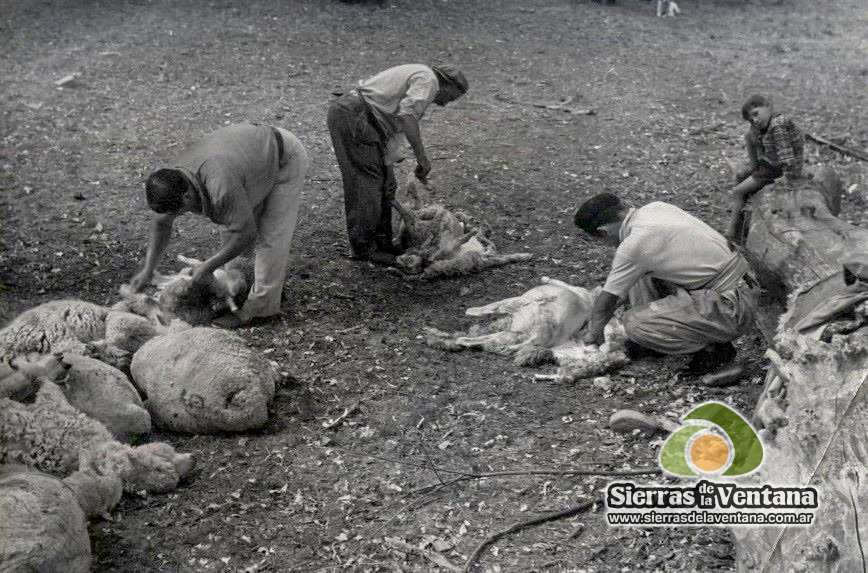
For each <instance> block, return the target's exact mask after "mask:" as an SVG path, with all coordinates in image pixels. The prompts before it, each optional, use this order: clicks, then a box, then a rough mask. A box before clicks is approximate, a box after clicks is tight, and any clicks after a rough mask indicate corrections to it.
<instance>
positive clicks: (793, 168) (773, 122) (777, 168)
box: [726, 95, 805, 244]
mask: <svg viewBox="0 0 868 573" xmlns="http://www.w3.org/2000/svg"><path fill="white" fill-rule="evenodd" d="M741 116H742V117H743V118H744V120H745V121H747V122H748V123H750V129H748V131H747V133H746V134H745V137H744V139H745V143H746V145H747V153H748V163H747V165H746V167H745V168H744V169H741V170H739V171H738V172H737V173H736V176H735V179H736V181H737V182H738V183H737V185H736V186H735V187H734V188H733V189H732V191H731V192H730V193H731V195H732V214H731V215H730V221H729V227H728V228H727V231H726V238H727V239H729V240H731V241H733V242H735V243H739V244H741V243H743V242H744V239H745V235H746V234H747V222H746V220H745V212H744V210H745V204H746V203H747V201H748V200H749V199H750V198H751V197H752V196H753V195H754V194H755V193H756V192H757V191H759V190H760V189H762V188H763V187H765V186H766V185H767V184H769V183H771V182H773V181H774V180H775V179H778V178H779V177H781V176H782V175H784V176H786V178H787V180H793V179H799V178H800V177H801V176H802V165H803V163H804V157H805V155H804V150H805V136H804V134H803V133H802V130H800V129H799V128H798V127H796V124H794V123H793V121H792V120H791V119H790V118H788V117H787V116H785V115H783V114H780V113H775V111H774V108H773V107H772V103H771V101H770V100H769V99H767V98H765V97H763V96H761V95H753V96H751V97H749V98H748V100H747V101H746V102H745V103H744V105H743V106H742V108H741Z"/></svg>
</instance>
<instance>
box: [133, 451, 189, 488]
mask: <svg viewBox="0 0 868 573" xmlns="http://www.w3.org/2000/svg"><path fill="white" fill-rule="evenodd" d="M128 454H129V459H130V462H131V463H132V466H133V471H132V473H131V474H130V475H129V476H127V482H128V483H129V484H130V486H131V487H132V488H133V489H144V490H146V491H149V492H153V493H165V492H169V491H172V490H173V489H175V488H176V487H178V482H179V481H180V480H181V479H183V478H184V477H185V476H187V475H188V474H189V473H190V472H191V471H192V470H193V466H194V462H193V456H191V455H190V454H179V453H178V452H176V451H175V448H173V447H172V446H170V445H169V444H166V443H164V442H152V443H150V444H144V445H142V446H138V447H136V448H130V449H129V450H128Z"/></svg>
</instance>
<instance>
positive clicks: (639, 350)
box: [624, 340, 663, 360]
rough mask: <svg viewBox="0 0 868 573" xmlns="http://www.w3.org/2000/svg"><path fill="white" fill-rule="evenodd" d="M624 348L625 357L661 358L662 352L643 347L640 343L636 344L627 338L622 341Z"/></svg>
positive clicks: (631, 358)
mask: <svg viewBox="0 0 868 573" xmlns="http://www.w3.org/2000/svg"><path fill="white" fill-rule="evenodd" d="M624 350H625V353H626V354H627V358H629V359H630V360H638V359H640V358H662V357H663V354H661V353H659V352H657V351H656V350H651V349H650V348H645V347H644V346H642V345H641V344H636V343H635V342H633V341H632V340H627V341H626V342H625V343H624Z"/></svg>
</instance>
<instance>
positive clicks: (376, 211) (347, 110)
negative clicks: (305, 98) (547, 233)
mask: <svg viewBox="0 0 868 573" xmlns="http://www.w3.org/2000/svg"><path fill="white" fill-rule="evenodd" d="M467 85H468V84H467V79H466V78H465V77H464V74H463V73H462V72H461V70H459V69H458V68H457V67H455V66H453V65H450V64H443V65H440V66H430V67H429V66H424V65H422V64H404V65H402V66H396V67H394V68H389V69H388V70H385V71H383V72H380V73H379V74H377V75H375V76H374V77H372V78H368V79H367V80H364V81H363V82H360V83H359V85H358V86H357V87H356V88H355V89H353V90H352V91H350V92H348V93H346V94H344V95H343V96H342V97H340V98H339V99H338V100H337V101H335V102H333V103H332V104H331V106H330V107H329V111H328V128H329V133H330V134H331V138H332V146H333V147H334V150H335V155H336V156H337V159H338V165H339V166H340V168H341V178H342V180H343V185H344V210H345V212H346V217H347V233H348V234H349V237H350V247H351V248H352V251H353V256H354V257H355V258H357V259H360V260H369V261H371V262H373V263H376V264H383V265H393V264H395V255H396V254H401V253H400V250H399V249H397V248H396V246H395V245H394V244H393V242H392V200H394V198H395V189H396V187H397V185H396V183H395V173H394V171H393V169H392V164H393V163H395V161H397V160H399V157H400V155H401V151H400V147H401V142H402V141H403V139H404V137H406V139H407V141H408V142H409V143H410V146H411V147H412V148H413V153H414V154H415V156H416V170H415V174H416V177H417V178H418V179H419V180H420V181H422V182H423V183H424V182H425V181H427V178H428V173H429V172H430V171H431V161H430V160H429V159H428V155H427V153H426V152H425V146H424V145H423V144H422V135H421V132H420V130H419V121H420V120H421V119H422V115H423V114H424V113H425V110H426V109H427V108H428V106H429V105H430V104H431V103H436V104H437V105H446V104H448V103H449V102H452V101H455V100H456V99H458V98H460V97H461V96H462V95H464V93H465V92H466V91H467Z"/></svg>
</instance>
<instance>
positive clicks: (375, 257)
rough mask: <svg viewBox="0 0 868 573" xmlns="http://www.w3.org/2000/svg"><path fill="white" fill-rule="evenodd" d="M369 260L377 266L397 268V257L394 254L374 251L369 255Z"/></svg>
mask: <svg viewBox="0 0 868 573" xmlns="http://www.w3.org/2000/svg"><path fill="white" fill-rule="evenodd" d="M368 260H369V261H371V262H372V263H374V264H375V265H383V266H386V267H393V266H395V260H396V257H395V255H393V254H392V253H386V252H383V251H374V252H373V253H371V254H370V255H368Z"/></svg>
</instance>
